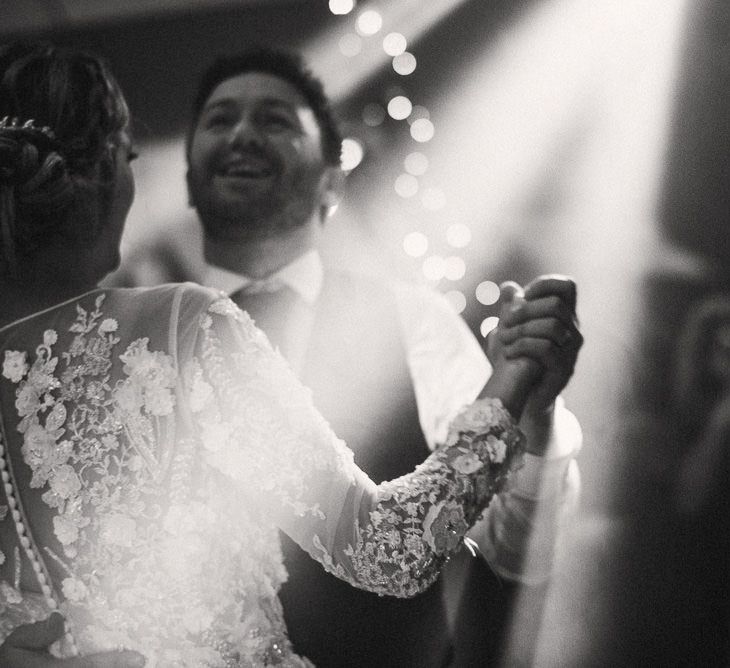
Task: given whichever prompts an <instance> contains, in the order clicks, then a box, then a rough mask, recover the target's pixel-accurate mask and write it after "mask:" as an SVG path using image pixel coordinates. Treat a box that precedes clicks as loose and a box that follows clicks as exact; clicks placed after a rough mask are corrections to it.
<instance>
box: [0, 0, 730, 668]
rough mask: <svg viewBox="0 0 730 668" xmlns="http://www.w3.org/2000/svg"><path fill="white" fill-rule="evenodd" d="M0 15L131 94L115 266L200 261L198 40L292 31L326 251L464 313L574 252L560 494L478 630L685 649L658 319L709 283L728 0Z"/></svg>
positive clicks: (525, 647) (680, 317) (36, 1)
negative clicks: (77, 53)
mask: <svg viewBox="0 0 730 668" xmlns="http://www.w3.org/2000/svg"><path fill="white" fill-rule="evenodd" d="M304 26H306V28H305V27H304ZM0 31H1V32H2V35H3V37H4V38H5V37H7V38H10V37H15V36H22V35H33V36H39V35H48V36H53V37H54V38H57V39H59V40H61V41H63V40H66V41H69V42H71V43H73V44H75V45H78V46H85V47H88V48H90V49H93V50H96V51H98V52H101V53H103V54H105V55H106V56H107V58H108V59H109V60H110V61H111V63H112V67H113V69H114V70H115V71H116V72H117V73H118V74H119V78H120V80H121V83H122V85H123V87H125V89H127V90H128V91H129V92H130V106H131V107H132V108H133V109H134V110H135V111H136V114H137V115H136V118H135V119H134V120H135V126H136V132H137V135H138V136H141V139H142V142H141V147H140V148H141V157H140V159H139V160H138V161H137V162H136V163H135V165H134V169H135V172H136V173H137V175H138V177H140V178H139V179H138V181H139V182H140V184H142V185H141V186H140V189H139V193H138V199H137V201H136V203H135V205H134V207H133V209H132V211H131V215H130V220H129V225H128V228H127V232H126V233H125V237H124V241H123V244H124V245H123V258H122V261H123V265H122V273H121V274H119V275H118V276H117V277H115V278H114V280H115V281H117V282H128V283H132V282H133V283H135V284H136V283H147V284H155V283H158V282H160V280H162V277H161V276H160V275H159V274H158V273H156V272H157V269H156V267H155V266H154V265H150V264H148V265H142V264H136V263H135V264H134V266H131V265H130V264H129V261H130V259H131V258H139V257H140V255H139V250H140V248H144V247H149V246H150V245H152V244H154V243H156V240H159V239H163V238H173V239H174V240H175V244H174V247H175V251H174V254H173V255H172V258H173V264H176V265H177V267H178V270H179V272H180V276H189V275H195V272H201V271H203V270H204V267H202V265H201V263H200V258H201V257H202V252H201V249H202V239H201V233H200V229H199V226H198V224H197V221H196V220H195V215H194V212H193V211H191V210H190V209H189V208H188V204H187V193H186V192H185V187H184V183H185V180H184V175H185V159H184V141H183V137H184V134H185V125H186V122H187V118H188V110H189V103H190V100H189V94H188V92H189V91H191V90H192V89H193V88H194V84H195V81H196V80H197V78H198V76H199V74H200V72H201V71H202V69H203V68H204V66H205V64H206V63H207V62H209V60H210V57H211V56H212V55H214V53H226V52H228V53H232V52H236V51H238V50H240V48H241V47H242V46H244V45H246V44H248V43H251V42H256V43H265V44H274V45H281V44H286V45H287V47H290V48H293V49H296V50H299V51H302V52H303V53H304V55H305V56H306V58H307V60H308V61H309V62H310V64H311V66H312V68H313V69H314V70H315V71H316V72H317V73H318V74H320V75H321V77H322V78H323V80H324V81H325V85H326V87H327V91H328V93H329V94H330V96H331V97H332V98H333V100H334V103H335V107H336V110H337V112H338V115H339V116H340V117H341V118H342V119H344V120H345V121H346V132H345V135H346V138H347V139H351V140H353V142H352V143H348V146H350V148H351V152H350V153H348V155H349V156H350V158H351V160H350V162H349V163H348V165H349V166H350V167H351V169H350V174H349V177H348V186H347V191H346V195H345V197H344V199H343V201H342V202H341V204H340V205H339V208H338V210H337V212H336V213H335V214H334V216H333V217H332V219H331V221H330V223H329V224H328V225H327V233H326V235H325V239H324V245H323V249H324V250H323V256H324V259H325V260H326V262H328V263H331V264H332V265H333V266H336V267H345V268H348V269H358V270H365V271H368V272H372V273H375V274H379V275H385V276H387V277H391V276H397V277H399V278H409V279H416V280H421V281H423V282H425V283H427V284H429V285H431V286H433V287H436V288H437V289H438V290H440V291H441V292H443V293H444V295H445V297H446V298H447V299H448V300H449V301H450V303H451V304H452V306H453V308H454V309H455V310H457V311H458V312H460V313H461V315H462V316H463V317H464V319H465V320H466V322H467V323H468V324H469V326H470V327H471V329H472V331H473V332H474V333H475V334H476V335H478V336H481V332H482V329H483V330H485V331H486V329H488V328H489V326H490V324H491V321H490V320H489V319H490V318H492V317H493V316H495V315H496V312H495V309H494V307H493V303H494V301H495V300H496V298H497V297H496V287H497V285H499V283H500V282H501V281H502V280H505V279H507V278H514V279H516V280H518V281H520V282H526V281H528V280H529V279H530V278H531V277H532V276H534V275H537V274H540V273H544V272H551V271H555V270H559V271H561V272H566V273H569V274H571V275H573V276H574V277H575V278H576V281H577V283H578V284H579V285H580V286H581V294H580V303H581V308H580V313H579V315H580V317H581V323H582V330H583V332H584V334H585V337H586V341H587V343H586V346H585V347H584V349H583V351H582V353H581V363H580V365H579V367H578V370H577V373H576V376H575V378H574V379H573V382H572V384H571V386H570V387H569V388H568V390H567V391H566V393H565V396H566V401H567V402H568V404H569V406H570V407H571V409H572V410H573V412H574V413H575V414H576V415H577V416H578V417H579V418H580V421H581V425H582V428H583V432H584V447H583V450H582V453H581V457H580V466H581V472H582V477H583V493H582V503H581V509H580V514H579V518H578V522H577V523H576V525H575V527H574V529H573V531H572V537H571V538H570V540H567V539H566V541H565V542H564V543H563V544H562V545H561V546H560V549H559V554H558V576H557V577H556V578H555V580H554V581H553V582H552V583H551V584H550V585H549V586H546V587H543V588H542V591H540V588H536V589H535V590H534V591H532V592H530V591H529V590H524V591H522V592H521V593H520V595H519V596H518V597H517V599H516V602H515V612H514V619H515V622H514V628H519V629H520V631H521V633H520V635H519V637H517V636H516V635H515V636H511V635H510V633H509V631H508V632H507V633H506V637H505V639H504V641H503V642H502V643H500V646H499V648H497V649H496V651H497V653H498V654H501V655H502V656H503V657H504V663H506V664H508V665H530V664H531V663H534V664H536V665H539V666H551V665H554V666H565V665H575V666H582V665H620V664H621V659H622V658H626V659H627V661H626V662H625V663H624V665H627V664H630V663H631V661H634V662H635V663H636V662H637V661H638V659H644V660H645V663H646V662H647V661H648V662H649V663H656V662H657V660H656V657H661V658H663V659H664V660H665V662H668V663H670V665H671V662H672V657H680V656H681V655H680V654H677V652H679V649H680V646H683V647H684V649H683V651H685V652H687V653H689V655H691V652H692V651H693V649H692V648H694V651H697V636H695V637H694V638H693V639H692V638H691V635H692V634H691V633H689V630H690V629H692V628H694V627H693V626H692V625H685V630H687V631H688V632H687V633H684V632H682V631H681V629H679V630H678V626H679V624H678V623H677V622H673V621H672V619H674V620H679V619H685V620H686V617H681V616H680V615H678V614H677V610H682V609H685V608H686V607H687V606H684V608H683V605H684V602H685V601H688V600H689V599H688V592H687V589H688V587H685V588H683V587H682V586H678V585H682V583H685V582H688V579H687V577H686V570H687V569H686V568H684V564H683V563H682V559H680V558H677V559H676V560H672V559H671V558H670V555H672V554H673V553H672V549H671V547H670V548H669V549H667V545H668V544H670V543H668V542H667V541H668V539H669V538H671V537H672V536H673V535H674V536H676V532H675V533H674V534H673V533H672V529H671V527H672V523H674V522H676V521H677V513H676V512H675V511H674V510H672V509H676V508H677V493H676V490H677V487H678V484H679V483H678V479H679V478H678V476H679V473H678V471H679V462H680V461H681V462H685V461H686V460H685V457H684V455H686V454H688V453H689V452H690V449H691V448H692V447H694V446H695V444H696V443H697V442H699V441H698V440H695V438H697V439H699V435H700V434H701V433H702V432H704V430H705V428H706V425H707V424H708V423H707V422H706V423H705V424H704V425H700V426H699V427H698V428H697V429H696V431H695V436H693V437H692V438H689V437H688V438H687V439H684V438H681V439H677V438H675V435H677V434H678V431H677V429H676V428H675V423H676V422H675V417H676V415H675V413H674V411H675V406H676V404H675V403H674V401H675V396H674V395H675V389H674V386H675V383H676V369H677V366H678V359H677V354H678V353H677V348H678V346H681V345H682V344H680V343H679V339H678V337H679V332H680V330H681V329H682V328H683V327H684V324H685V323H687V322H689V314H690V311H691V309H692V308H694V307H695V306H696V305H697V304H699V303H700V302H701V301H703V300H704V299H705V298H707V297H708V296H710V295H714V294H727V293H728V291H729V289H728V288H729V286H728V278H727V277H728V275H730V272H729V271H728V266H729V265H730V235H728V234H727V228H728V220H729V219H730V211H729V209H730V206H729V202H728V186H727V175H728V173H730V132H728V128H729V127H730V100H728V91H730V64H729V63H730V57H729V55H730V44H728V40H727V34H729V33H730V6H728V3H726V2H725V0H697V1H696V2H689V1H688V0H668V1H667V0H647V1H646V2H642V3H615V2H613V0H597V1H596V2H592V3H585V2H582V1H580V0H520V1H518V2H515V1H514V0H509V1H508V0H497V1H496V2H490V3H484V2H482V1H480V0H462V1H455V0H448V1H443V2H441V1H438V0H429V1H428V2H426V1H425V0H423V1H421V2H419V1H417V0H408V1H407V2H406V1H404V2H402V3H387V2H366V1H363V0H361V1H360V2H357V3H354V2H348V1H346V0H342V1H341V2H339V1H332V2H328V1H327V0H323V1H322V2H319V1H316V0H315V1H312V0H307V1H306V2H302V1H301V0H300V1H297V0H279V1H277V2H256V1H255V0H206V1H202V0H199V1H196V2H193V0H165V1H164V2H159V0H157V1H155V2H153V1H152V0H150V1H149V2H146V1H145V0H138V1H137V2H135V3H125V4H122V3H116V2H111V1H110V2H105V1H101V0H100V1H99V2H94V3H88V2H82V1H81V0H57V1H55V2H41V1H40V0H17V1H16V2H14V3H10V4H9V5H8V6H7V7H3V25H2V26H1V27H0ZM358 147H359V148H358ZM358 161H359V162H358ZM376 193H377V196H376ZM388 193H389V195H388ZM485 321H486V322H485ZM703 410H707V411H709V410H710V405H706V406H705V407H704V409H703ZM709 498H710V497H708V499H709ZM698 517H699V515H698ZM693 521H694V520H693ZM683 549H684V548H683ZM667 562H671V563H670V564H668V563H667ZM672 564H673V565H674V566H675V568H676V571H677V577H674V578H668V577H667V568H668V567H669V566H670V565H672ZM494 585H495V587H496V588H497V589H499V588H500V587H501V586H502V585H501V584H500V581H499V580H496V579H495V581H494ZM708 588H710V589H711V586H709V585H708ZM543 597H545V599H544V600H545V603H544V605H543V603H542V601H543ZM457 603H458V601H456V602H454V608H456V607H457ZM697 604H698V605H700V602H698V603H697ZM453 613H454V614H455V610H454V611H453ZM670 622H671V623H670ZM527 631H529V632H527ZM688 640H691V642H689V641H688ZM680 641H681V642H680ZM686 655H687V654H685V655H684V656H686ZM652 658H653V659H654V660H653V661H652Z"/></svg>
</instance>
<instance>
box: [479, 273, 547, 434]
mask: <svg viewBox="0 0 730 668" xmlns="http://www.w3.org/2000/svg"><path fill="white" fill-rule="evenodd" d="M500 288H501V290H500V314H499V322H500V324H499V325H498V326H497V327H496V328H495V329H493V330H492V331H491V332H490V333H489V335H488V336H487V357H488V358H489V361H490V363H491V365H492V375H491V376H490V378H489V380H488V381H487V384H486V385H485V386H484V389H483V390H482V392H481V394H480V397H494V398H498V399H501V400H502V403H503V404H504V406H505V408H507V410H509V412H510V413H511V414H512V416H513V417H514V418H515V419H516V420H519V418H520V415H521V413H522V409H523V408H524V406H525V404H526V402H527V400H528V398H529V396H530V394H531V392H532V390H533V387H534V386H535V384H536V383H537V382H538V381H539V379H540V377H541V375H542V372H543V370H542V365H541V364H540V362H539V361H537V360H535V359H533V358H531V357H530V356H526V355H525V356H519V357H512V358H510V357H509V356H508V354H507V346H506V345H505V344H504V342H503V341H502V337H501V336H500V328H501V322H502V319H503V318H504V317H505V315H506V314H507V312H508V311H509V309H511V308H513V307H514V306H517V305H519V304H521V303H522V302H524V297H523V291H522V288H521V287H520V286H519V285H518V284H517V283H513V282H508V283H503V284H502V285H501V286H500Z"/></svg>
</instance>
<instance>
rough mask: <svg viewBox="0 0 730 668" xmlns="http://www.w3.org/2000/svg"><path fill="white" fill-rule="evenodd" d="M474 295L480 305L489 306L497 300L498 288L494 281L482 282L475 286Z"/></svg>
mask: <svg viewBox="0 0 730 668" xmlns="http://www.w3.org/2000/svg"><path fill="white" fill-rule="evenodd" d="M475 294H476V298H477V301H478V302H479V303H480V304H484V306H491V305H492V304H496V303H497V300H498V299H499V286H498V285H497V284H496V283H495V282H494V281H482V282H481V283H480V284H479V285H477V287H476V290H475Z"/></svg>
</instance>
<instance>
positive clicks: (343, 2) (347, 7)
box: [330, 0, 355, 16]
mask: <svg viewBox="0 0 730 668" xmlns="http://www.w3.org/2000/svg"><path fill="white" fill-rule="evenodd" d="M354 8H355V2H354V0H330V11H331V12H332V13H333V14H336V15H337V16H344V15H345V14H349V13H350V12H351V11H352V10H353V9H354Z"/></svg>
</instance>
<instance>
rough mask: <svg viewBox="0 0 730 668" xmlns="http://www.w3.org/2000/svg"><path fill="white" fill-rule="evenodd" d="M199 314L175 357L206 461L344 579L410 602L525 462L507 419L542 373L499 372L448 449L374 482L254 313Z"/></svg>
mask: <svg viewBox="0 0 730 668" xmlns="http://www.w3.org/2000/svg"><path fill="white" fill-rule="evenodd" d="M201 292H202V291H201ZM201 292H198V293H197V294H198V298H204V296H203V295H202V294H201ZM206 294H207V296H208V299H210V294H211V293H210V292H206ZM197 312H198V313H199V314H200V315H198V316H197V323H196V326H195V327H192V325H191V326H190V328H188V329H187V332H186V335H185V336H181V337H180V340H179V343H178V361H179V365H180V369H181V372H182V378H183V396H184V401H186V402H187V404H188V407H189V411H190V414H191V416H192V418H193V420H192V422H193V424H194V425H195V427H194V428H195V429H196V431H197V432H198V435H199V439H200V441H201V443H202V451H203V456H204V458H205V460H206V462H207V464H208V465H210V466H212V467H214V468H216V469H218V470H219V471H221V472H223V473H224V474H225V475H226V476H229V477H230V478H232V479H233V480H235V481H236V483H237V484H238V487H239V489H240V490H241V503H242V504H247V505H248V509H249V510H252V509H253V510H254V511H255V512H260V513H263V514H264V516H268V517H270V518H271V521H274V522H276V524H277V525H278V526H279V527H280V528H281V529H282V530H284V531H285V532H286V533H288V534H289V535H290V536H291V537H292V538H293V539H294V540H296V541H297V542H298V543H299V544H300V545H301V546H302V547H303V548H304V549H305V550H307V551H308V552H309V554H310V555H312V557H314V558H315V559H317V560H318V561H319V562H321V563H322V565H323V566H324V567H325V568H326V569H327V570H328V571H330V572H332V573H334V574H335V575H337V576H338V577H340V578H342V579H343V580H346V581H348V582H350V583H351V584H353V585H354V586H357V587H361V588H364V589H367V590H369V591H373V592H377V593H379V594H387V595H394V596H402V597H404V596H413V595H415V594H416V593H418V592H419V591H421V590H423V589H425V588H426V587H428V586H429V585H430V584H431V583H432V582H433V581H434V580H435V578H436V577H437V575H438V572H439V570H440V568H441V566H442V565H443V564H444V562H445V561H446V559H447V558H448V557H449V555H450V554H451V553H453V552H454V551H455V550H456V549H457V548H458V547H459V545H460V543H461V541H462V539H463V537H464V535H465V534H466V532H467V530H468V529H469V527H470V526H471V525H472V524H473V523H474V522H475V521H476V520H477V519H478V517H479V515H480V514H481V512H482V510H483V509H484V508H485V507H486V506H487V505H488V503H489V501H490V499H491V498H492V496H493V495H494V494H495V492H497V491H499V489H500V488H501V487H502V485H503V484H504V482H505V480H506V478H507V476H508V475H509V472H510V470H511V469H512V468H514V467H515V465H516V464H517V462H518V460H519V456H520V454H521V452H522V444H521V435H520V432H519V430H518V429H517V427H516V423H515V417H517V415H512V414H510V412H509V411H512V412H513V413H519V411H520V410H521V408H522V404H523V403H524V396H525V395H526V393H527V392H526V390H527V389H529V384H530V383H531V382H532V380H533V378H534V375H531V374H532V373H534V367H530V366H529V365H530V363H529V362H517V363H514V362H513V363H509V364H507V363H506V364H505V368H506V369H507V370H506V371H504V370H502V369H500V368H499V366H498V365H497V367H495V373H494V374H493V375H492V378H491V379H490V382H489V384H488V385H487V386H486V387H485V390H484V391H483V393H482V396H483V397H484V398H483V399H480V400H478V401H477V402H475V403H474V404H472V405H471V406H468V407H465V409H464V410H463V412H462V413H461V414H460V415H459V417H458V418H457V419H456V420H455V421H454V423H453V424H452V425H451V430H450V433H449V437H448V439H447V441H446V443H444V444H442V445H441V446H440V447H439V448H437V449H436V451H435V452H434V453H433V454H432V455H431V456H429V457H428V459H427V460H426V461H425V462H424V463H422V464H421V465H420V466H419V467H418V468H417V469H416V470H415V471H413V472H412V473H410V474H408V475H405V476H403V477H401V478H398V479H396V480H393V481H390V482H385V483H382V484H380V485H376V484H375V483H374V482H372V481H371V480H370V479H369V478H368V477H367V475H366V474H365V473H364V472H363V471H362V470H360V469H359V468H358V467H357V466H356V465H355V464H354V462H353V458H352V453H351V451H350V450H348V449H347V447H346V445H345V444H344V443H343V442H342V441H341V440H339V439H338V438H337V436H336V435H335V434H334V433H333V432H332V430H331V429H330V428H329V426H328V425H327V423H326V422H325V421H324V419H323V418H322V416H321V415H320V414H319V413H318V412H317V411H316V409H315V408H314V406H313V404H312V401H311V398H310V394H309V391H308V390H307V389H305V388H304V387H303V386H302V385H301V383H300V382H299V381H298V380H297V379H296V378H295V377H294V375H293V373H292V372H291V371H290V369H289V367H288V366H287V364H286V362H285V361H284V360H283V358H282V357H281V356H280V355H279V354H278V353H277V352H275V351H274V350H273V349H272V347H271V346H270V344H269V342H268V340H267V339H266V338H265V336H264V335H263V334H262V333H261V332H260V331H259V330H258V329H256V328H255V326H254V324H253V322H252V321H251V319H250V318H249V317H248V316H247V315H246V314H245V313H242V312H241V311H240V310H239V309H238V308H237V307H236V306H235V305H234V304H233V302H231V301H230V300H229V299H228V298H225V297H220V298H214V299H213V300H212V301H210V303H209V304H208V305H207V307H205V308H203V309H199V310H198V311H197ZM508 409H509V410H508ZM393 446H394V447H395V444H393Z"/></svg>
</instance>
